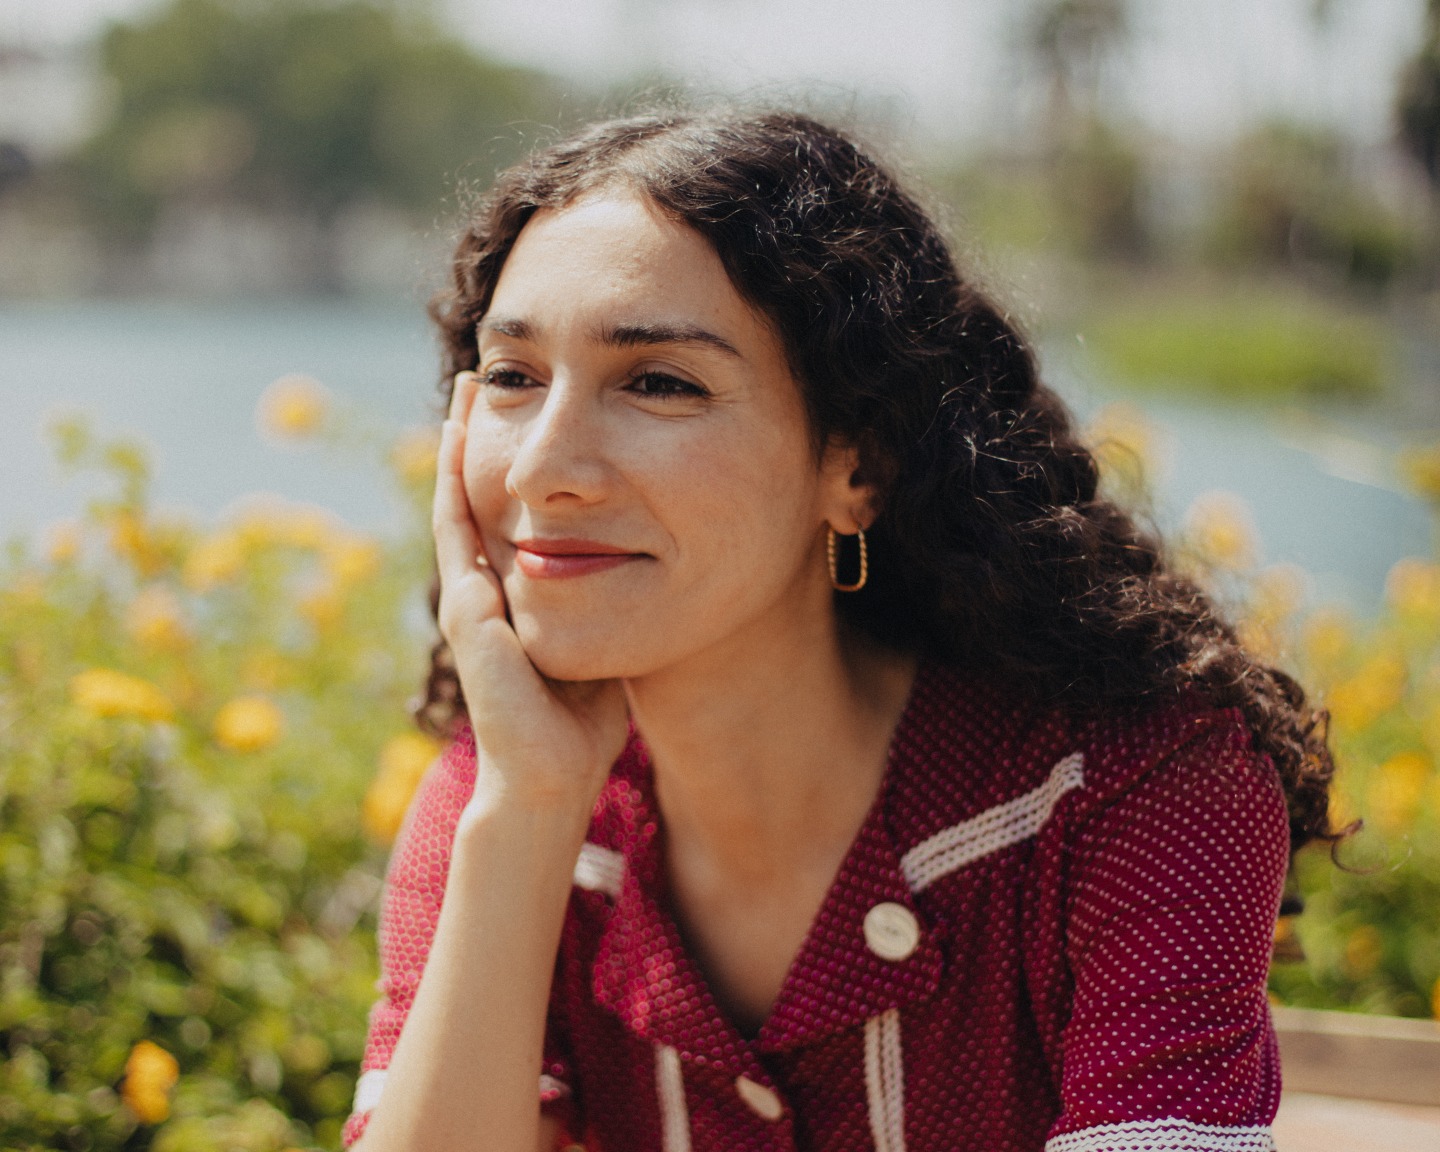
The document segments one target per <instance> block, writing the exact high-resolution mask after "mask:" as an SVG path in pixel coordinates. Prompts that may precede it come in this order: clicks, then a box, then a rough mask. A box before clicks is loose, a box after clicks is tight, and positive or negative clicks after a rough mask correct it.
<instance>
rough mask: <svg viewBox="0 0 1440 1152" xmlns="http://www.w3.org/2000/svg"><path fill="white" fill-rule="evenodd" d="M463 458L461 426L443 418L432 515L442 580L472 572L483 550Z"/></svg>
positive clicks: (462, 430)
mask: <svg viewBox="0 0 1440 1152" xmlns="http://www.w3.org/2000/svg"><path fill="white" fill-rule="evenodd" d="M464 457H465V429H464V426H463V425H461V424H459V423H458V422H457V421H454V420H446V421H445V423H444V425H443V426H442V427H441V430H440V451H439V453H438V455H437V459H436V465H435V501H434V507H433V514H432V527H433V530H434V533H435V561H436V564H437V565H438V566H439V569H440V579H441V580H442V581H444V580H447V579H449V580H454V579H457V578H459V577H460V576H462V575H464V574H466V573H468V572H471V571H473V570H474V568H475V559H476V557H477V556H479V555H480V554H481V553H482V552H483V548H482V547H481V543H480V533H479V531H478V530H477V529H476V527H475V518H474V516H473V515H472V514H471V511H470V498H469V496H467V495H466V492H465V478H464V473H463V471H462V464H463V461H464Z"/></svg>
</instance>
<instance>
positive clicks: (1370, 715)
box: [1329, 652, 1406, 732]
mask: <svg viewBox="0 0 1440 1152" xmlns="http://www.w3.org/2000/svg"><path fill="white" fill-rule="evenodd" d="M1405 679H1406V675H1405V662H1404V661H1403V660H1401V659H1400V657H1399V656H1398V655H1396V654H1395V653H1393V652H1377V653H1376V654H1375V655H1374V656H1371V657H1370V658H1369V659H1368V660H1366V661H1365V663H1364V664H1362V665H1361V666H1360V669H1359V671H1357V672H1356V673H1355V675H1354V676H1352V677H1351V678H1350V679H1348V680H1346V681H1344V682H1343V683H1341V684H1338V685H1336V686H1335V688H1334V689H1333V690H1332V691H1331V693H1330V700H1329V704H1330V714H1331V716H1332V717H1333V718H1334V721H1335V725H1336V727H1337V728H1344V729H1347V730H1348V731H1350V732H1358V731H1361V730H1362V729H1364V728H1368V727H1369V726H1370V725H1371V724H1373V723H1374V722H1375V721H1376V720H1378V719H1380V717H1381V716H1383V715H1385V713H1386V712H1389V711H1390V710H1391V709H1392V708H1395V707H1397V706H1398V705H1399V704H1400V701H1401V700H1402V699H1404V696H1405Z"/></svg>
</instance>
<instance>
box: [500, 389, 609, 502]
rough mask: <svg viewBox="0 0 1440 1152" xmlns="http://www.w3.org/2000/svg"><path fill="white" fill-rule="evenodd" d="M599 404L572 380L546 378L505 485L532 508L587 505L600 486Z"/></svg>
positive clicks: (604, 467)
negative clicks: (547, 383) (547, 382)
mask: <svg viewBox="0 0 1440 1152" xmlns="http://www.w3.org/2000/svg"><path fill="white" fill-rule="evenodd" d="M599 425H600V412H599V404H598V402H597V400H596V398H595V397H594V396H592V395H590V394H589V393H588V392H587V390H586V389H584V388H582V387H580V386H578V385H577V384H576V383H575V382H574V381H572V380H562V379H552V380H551V382H550V385H549V387H548V388H547V389H546V393H545V399H544V402H543V403H542V404H541V405H540V406H539V407H538V408H537V409H536V410H535V415H534V416H533V417H532V418H531V420H530V421H529V423H528V425H527V426H526V428H525V431H524V435H523V437H522V438H521V441H520V446H519V448H518V450H517V451H516V453H515V456H514V458H513V459H512V460H511V462H510V468H509V470H508V472H507V473H506V476H505V490H506V491H507V492H508V493H509V494H510V495H511V496H512V497H513V498H515V499H516V500H519V501H520V502H521V503H524V504H527V505H529V506H530V507H532V508H539V507H543V506H547V505H548V506H552V507H553V506H554V505H556V504H565V503H576V504H589V503H593V502H594V501H596V500H599V499H600V498H601V497H602V496H603V494H604V491H605V485H606V478H607V473H608V471H609V468H608V466H607V465H606V463H605V460H604V457H603V453H602V430H601V428H600V426H599Z"/></svg>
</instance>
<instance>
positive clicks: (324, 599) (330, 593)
mask: <svg viewBox="0 0 1440 1152" xmlns="http://www.w3.org/2000/svg"><path fill="white" fill-rule="evenodd" d="M295 610H296V611H297V612H299V613H300V615H301V616H303V617H305V619H306V620H308V621H310V623H311V625H312V626H313V627H314V628H315V630H316V631H317V632H328V631H329V630H330V629H331V628H334V627H335V625H337V624H339V623H340V618H341V617H342V616H343V615H344V614H345V595H344V593H343V592H342V591H341V590H340V589H339V588H337V587H336V586H335V585H334V584H333V583H326V584H323V585H321V586H320V587H318V588H315V589H313V590H312V591H310V592H307V593H305V594H304V595H303V596H301V597H300V598H299V599H298V600H296V602H295Z"/></svg>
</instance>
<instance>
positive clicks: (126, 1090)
mask: <svg viewBox="0 0 1440 1152" xmlns="http://www.w3.org/2000/svg"><path fill="white" fill-rule="evenodd" d="M179 1079H180V1065H179V1064H178V1063H176V1061H175V1057H174V1056H172V1055H170V1053H169V1052H167V1051H165V1049H164V1048H161V1047H160V1045H158V1044H152V1043H151V1042H150V1041H149V1040H142V1041H140V1043H138V1044H136V1045H135V1047H134V1048H132V1049H130V1056H129V1058H128V1059H127V1060H126V1061H125V1084H124V1087H122V1088H121V1090H120V1095H121V1098H122V1099H124V1101H125V1103H126V1104H127V1105H128V1106H129V1108H130V1111H131V1112H133V1113H135V1118H136V1119H137V1120H139V1121H140V1123H142V1124H151V1125H154V1124H159V1123H162V1122H163V1121H164V1120H165V1119H166V1117H168V1116H169V1115H170V1090H171V1089H172V1088H174V1087H175V1084H176V1082H177V1081H178V1080H179Z"/></svg>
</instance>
